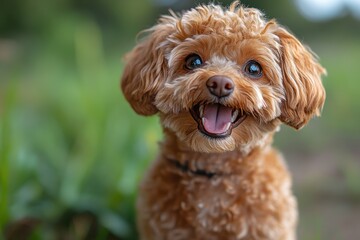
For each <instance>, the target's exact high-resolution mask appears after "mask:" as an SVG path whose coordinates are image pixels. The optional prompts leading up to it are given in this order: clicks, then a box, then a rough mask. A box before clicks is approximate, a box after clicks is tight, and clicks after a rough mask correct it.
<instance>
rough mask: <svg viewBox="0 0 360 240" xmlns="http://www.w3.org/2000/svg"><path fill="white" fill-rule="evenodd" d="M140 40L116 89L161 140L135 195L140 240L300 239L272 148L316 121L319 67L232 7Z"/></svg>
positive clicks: (160, 28) (166, 21)
mask: <svg viewBox="0 0 360 240" xmlns="http://www.w3.org/2000/svg"><path fill="white" fill-rule="evenodd" d="M146 32H147V36H146V37H145V38H144V39H142V41H141V42H140V43H138V44H137V46H136V47H135V48H134V49H133V50H132V51H131V52H130V53H129V54H128V55H127V56H126V58H125V59H126V62H127V63H126V66H125V69H124V72H123V76H122V80H121V87H122V91H123V93H124V95H125V97H126V99H127V101H128V102H129V103H130V105H131V107H132V108H133V109H134V110H135V112H136V113H138V114H140V115H145V116H150V115H154V114H157V115H158V116H159V117H160V122H161V125H162V128H163V133H164V140H163V142H162V143H160V153H159V155H158V157H157V159H156V160H155V161H154V162H153V164H152V166H151V168H150V170H149V171H148V172H147V174H146V175H145V176H144V178H143V181H142V184H141V187H140V191H139V196H138V201H137V224H138V229H139V232H140V237H141V239H143V240H167V239H169V240H181V239H186V240H215V239H219V240H227V239H229V240H230V239H231V240H232V239H234V240H235V239H247V240H249V239H255V240H257V239H264V240H265V239H266V240H293V239H296V225H297V204H296V200H295V198H294V196H293V194H292V192H291V177H290V174H289V172H288V169H287V167H286V164H285V163H284V160H283V158H282V156H281V155H280V154H279V153H278V152H277V151H276V150H275V149H274V148H272V146H271V144H272V139H273V135H274V133H275V132H276V131H278V130H279V126H280V124H281V123H285V124H287V125H289V126H291V127H293V128H295V129H300V128H301V127H303V126H304V125H305V124H306V123H307V122H308V121H309V119H311V118H312V117H313V116H316V115H319V114H320V111H321V109H322V107H323V104H324V100H325V91H324V87H323V85H322V82H321V76H322V75H323V74H325V69H324V68H323V67H322V66H321V65H320V64H319V63H318V60H317V58H316V57H315V56H314V54H313V53H312V52H311V50H310V49H309V48H307V47H306V46H304V45H302V44H301V43H300V42H299V40H297V39H296V38H295V37H294V36H293V35H292V34H291V33H289V31H287V30H286V29H285V28H284V27H282V26H281V25H279V24H278V23H277V22H276V21H275V20H269V21H268V20H266V19H265V17H264V15H263V13H261V12H260V11H259V10H257V9H254V8H245V7H243V6H241V5H240V4H239V2H238V1H235V2H233V3H232V4H231V5H230V7H228V8H224V7H221V6H218V5H215V4H209V5H200V6H198V7H196V8H194V9H191V10H188V11H185V12H183V13H182V14H175V13H173V12H171V14H170V15H169V16H162V17H161V18H160V20H159V22H158V23H157V24H156V25H155V26H153V27H152V28H150V29H149V30H147V31H146Z"/></svg>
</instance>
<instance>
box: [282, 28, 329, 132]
mask: <svg viewBox="0 0 360 240" xmlns="http://www.w3.org/2000/svg"><path fill="white" fill-rule="evenodd" d="M276 35H277V36H278V37H279V38H280V44H281V68H282V75H283V85H284V89H285V100H284V102H283V103H282V108H281V116H280V120H281V121H282V122H284V123H286V124H288V125H289V126H291V127H294V128H296V129H300V128H301V127H303V126H304V125H305V124H306V123H307V122H308V121H309V120H310V119H311V118H312V117H313V116H319V115H320V112H321V110H322V107H323V105H324V101H325V90H324V87H323V85H322V82H321V75H322V74H326V70H325V69H324V68H323V67H322V66H321V65H320V64H319V63H318V61H317V59H316V57H315V56H314V55H313V53H312V52H311V50H310V49H307V48H306V47H305V46H303V45H302V44H301V43H300V42H299V40H297V39H296V38H295V37H294V36H293V35H291V34H290V33H289V32H287V31H286V30H285V29H284V28H278V29H277V31H276Z"/></svg>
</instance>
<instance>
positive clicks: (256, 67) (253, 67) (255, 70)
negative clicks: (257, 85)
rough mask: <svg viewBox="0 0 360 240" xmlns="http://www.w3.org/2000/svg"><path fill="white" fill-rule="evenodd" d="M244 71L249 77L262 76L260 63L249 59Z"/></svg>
mask: <svg viewBox="0 0 360 240" xmlns="http://www.w3.org/2000/svg"><path fill="white" fill-rule="evenodd" d="M244 72H245V73H246V74H247V75H248V76H249V77H250V78H260V77H261V76H262V68H261V65H260V64H259V63H258V62H256V61H254V60H251V61H249V62H247V63H246V65H245V68H244Z"/></svg>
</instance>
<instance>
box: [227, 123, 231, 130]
mask: <svg viewBox="0 0 360 240" xmlns="http://www.w3.org/2000/svg"><path fill="white" fill-rule="evenodd" d="M230 126H231V123H228V124H227V125H226V131H227V130H229V129H230Z"/></svg>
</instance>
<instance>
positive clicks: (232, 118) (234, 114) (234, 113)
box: [231, 109, 239, 122]
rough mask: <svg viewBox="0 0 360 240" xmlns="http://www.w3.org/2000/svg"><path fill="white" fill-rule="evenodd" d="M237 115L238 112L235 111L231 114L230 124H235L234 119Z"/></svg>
mask: <svg viewBox="0 0 360 240" xmlns="http://www.w3.org/2000/svg"><path fill="white" fill-rule="evenodd" d="M238 115H239V110H238V109H236V110H235V111H234V112H233V114H232V116H231V122H235V120H236V118H237V117H238Z"/></svg>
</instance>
